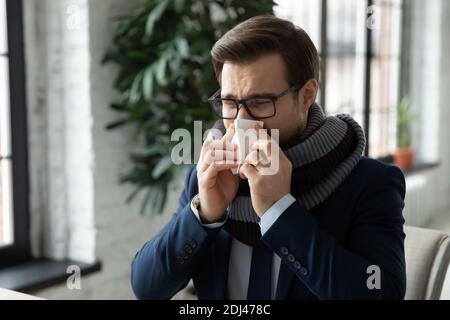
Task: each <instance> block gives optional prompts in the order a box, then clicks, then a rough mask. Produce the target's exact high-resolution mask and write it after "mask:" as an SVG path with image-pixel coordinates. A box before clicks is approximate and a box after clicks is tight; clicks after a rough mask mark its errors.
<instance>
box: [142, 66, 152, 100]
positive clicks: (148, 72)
mask: <svg viewBox="0 0 450 320" xmlns="http://www.w3.org/2000/svg"><path fill="white" fill-rule="evenodd" d="M142 92H143V94H144V99H145V100H146V101H150V100H151V99H152V96H153V67H152V66H148V67H147V68H146V69H145V72H144V78H143V79H142Z"/></svg>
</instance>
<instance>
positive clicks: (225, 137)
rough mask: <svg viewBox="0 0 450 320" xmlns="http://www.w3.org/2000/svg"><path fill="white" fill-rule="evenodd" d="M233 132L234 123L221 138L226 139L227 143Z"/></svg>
mask: <svg viewBox="0 0 450 320" xmlns="http://www.w3.org/2000/svg"><path fill="white" fill-rule="evenodd" d="M234 133H235V128H234V123H232V124H231V125H230V126H229V127H228V130H227V132H226V133H225V135H224V136H223V138H222V140H224V141H227V142H228V143H230V142H231V140H232V139H233V136H234Z"/></svg>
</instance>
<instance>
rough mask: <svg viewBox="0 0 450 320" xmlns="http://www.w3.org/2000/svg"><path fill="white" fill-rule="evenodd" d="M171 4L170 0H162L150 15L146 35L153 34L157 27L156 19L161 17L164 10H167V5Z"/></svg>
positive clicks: (146, 25)
mask: <svg viewBox="0 0 450 320" xmlns="http://www.w3.org/2000/svg"><path fill="white" fill-rule="evenodd" d="M168 4H169V1H168V0H164V1H161V2H160V3H159V4H158V5H157V6H156V7H155V8H154V9H153V10H152V11H151V12H150V14H149V15H148V18H147V23H146V24H145V35H146V36H151V35H152V34H153V29H154V27H155V23H156V21H158V20H159V18H161V16H162V14H163V13H164V10H166V8H167V5H168Z"/></svg>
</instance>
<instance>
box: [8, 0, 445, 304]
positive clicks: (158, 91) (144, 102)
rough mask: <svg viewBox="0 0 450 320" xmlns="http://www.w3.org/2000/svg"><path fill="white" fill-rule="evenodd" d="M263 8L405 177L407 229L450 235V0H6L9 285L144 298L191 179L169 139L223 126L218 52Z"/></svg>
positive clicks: (373, 149) (323, 97)
mask: <svg viewBox="0 0 450 320" xmlns="http://www.w3.org/2000/svg"><path fill="white" fill-rule="evenodd" d="M258 14H276V15H278V16H280V17H283V18H286V19H289V20H291V21H292V22H294V23H295V24H297V25H298V26H300V27H302V28H303V29H305V30H306V31H307V32H308V33H309V35H310V36H311V38H312V39H313V41H314V43H315V44H316V46H317V48H318V50H319V52H320V56H321V76H320V93H319V97H318V102H319V103H320V104H321V105H322V106H323V108H324V109H325V111H326V112H327V113H328V114H330V115H332V114H338V113H348V114H351V115H353V116H354V117H355V118H356V120H357V121H358V122H359V123H360V124H361V125H362V126H363V128H364V130H365V132H366V136H367V139H368V145H367V150H366V155H367V156H369V157H372V158H376V159H379V160H381V161H385V162H388V163H393V164H396V165H398V166H400V167H401V168H402V169H403V171H404V173H405V176H406V184H407V194H406V201H405V203H406V205H405V210H404V216H405V219H406V223H407V224H408V225H410V226H419V227H427V228H432V229H437V230H442V231H445V232H450V197H449V195H450V160H449V158H450V126H449V125H448V123H449V122H450V110H449V108H448V106H447V100H448V99H449V98H450V90H449V83H450V37H448V35H447V32H449V31H450V2H449V1H447V0H428V1H425V0H403V1H402V0H333V1H331V0H328V1H327V0H317V1H307V0H277V1H233V0H222V1H219V0H217V1H206V0H204V1H189V0H162V1H152V0H147V1H142V0H140V1H137V0H133V1H119V0H22V1H20V0H0V288H7V289H13V290H16V291H21V292H28V293H31V294H33V295H35V296H39V297H43V298H48V299H133V298H134V295H133V294H132V291H131V287H130V281H129V279H130V265H131V261H132V259H133V257H134V255H135V253H136V251H137V250H138V249H139V248H140V247H141V245H142V244H143V243H144V242H145V241H147V240H149V239H150V238H152V237H153V236H154V235H155V234H156V233H157V232H158V231H159V230H160V229H161V227H162V226H163V225H164V224H165V223H166V222H167V221H168V219H169V218H170V217H171V215H172V213H173V212H174V211H175V209H176V208H177V205H178V196H179V193H180V191H181V188H182V186H183V175H184V173H185V170H186V168H187V166H185V165H179V166H175V165H173V163H172V162H171V160H170V152H171V149H172V148H173V146H174V144H175V142H174V141H172V140H171V133H172V132H173V130H175V129H177V128H183V129H185V130H187V131H188V132H190V133H193V132H194V125H193V122H194V121H195V120H202V121H203V129H207V128H208V127H210V126H211V124H212V122H213V121H214V116H213V113H212V112H211V110H210V109H209V106H208V103H207V98H208V96H210V95H211V94H213V93H214V92H215V91H216V90H217V88H218V84H217V82H216V80H215V78H214V73H213V68H212V64H211V62H210V60H209V50H210V49H211V47H212V45H213V44H214V42H215V41H216V40H217V39H218V38H220V36H221V35H223V34H224V33H225V32H226V31H227V30H229V29H230V28H232V27H233V26H234V25H236V24H237V23H238V22H240V21H243V20H245V19H247V18H249V17H251V16H254V15H258ZM195 148H196V147H195V146H193V150H192V153H189V154H187V155H186V156H187V157H188V158H189V157H191V154H194V153H195V152H194V151H195ZM193 160H195V159H193ZM447 278H449V277H447ZM187 297H190V296H189V293H186V292H181V293H180V294H178V295H177V296H176V298H187ZM442 298H443V299H449V298H450V279H447V281H446V282H445V284H444V289H443V293H442Z"/></svg>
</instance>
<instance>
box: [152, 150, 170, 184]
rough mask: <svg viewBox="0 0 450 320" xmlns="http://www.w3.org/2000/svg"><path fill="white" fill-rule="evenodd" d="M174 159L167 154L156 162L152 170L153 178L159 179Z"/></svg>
mask: <svg viewBox="0 0 450 320" xmlns="http://www.w3.org/2000/svg"><path fill="white" fill-rule="evenodd" d="M172 164H173V163H172V159H171V158H170V156H165V157H163V158H162V159H161V160H159V162H158V163H157V164H156V166H155V167H154V168H153V171H152V177H153V179H158V178H159V177H161V176H162V175H163V174H164V172H166V171H167V170H168V169H169V168H170V167H171V166H172Z"/></svg>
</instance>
